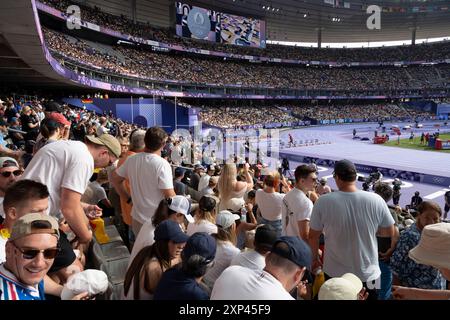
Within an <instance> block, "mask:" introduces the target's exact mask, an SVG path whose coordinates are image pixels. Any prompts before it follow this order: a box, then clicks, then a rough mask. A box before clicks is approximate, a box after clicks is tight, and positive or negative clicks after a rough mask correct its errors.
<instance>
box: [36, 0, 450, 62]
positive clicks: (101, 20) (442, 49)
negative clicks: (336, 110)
mask: <svg viewBox="0 0 450 320" xmlns="http://www.w3.org/2000/svg"><path fill="white" fill-rule="evenodd" d="M41 2H43V3H45V4H47V5H50V6H52V7H55V8H57V9H59V10H60V11H62V12H66V9H67V7H68V6H69V5H71V4H72V3H71V2H69V1H66V0H63V1H60V0H42V1H41ZM81 17H82V19H83V20H86V21H88V22H92V23H95V24H97V25H99V26H104V27H108V28H110V29H112V30H116V31H119V32H121V33H123V34H129V35H132V36H136V37H140V38H144V39H151V40H156V41H160V42H163V43H170V44H177V45H181V46H184V47H187V48H199V49H205V50H214V51H221V52H228V53H236V54H242V55H254V56H265V57H272V58H283V59H297V60H303V61H334V62H396V61H436V60H444V59H449V58H450V50H449V46H450V43H448V42H444V43H436V44H421V45H415V46H414V47H412V46H399V47H386V48H384V47H382V48H369V49H367V48H352V49H333V48H325V49H317V48H302V47H295V46H284V45H270V44H268V45H267V48H265V49H259V48H249V47H239V46H234V45H224V44H220V43H211V42H208V41H201V40H192V39H187V38H181V37H178V36H176V35H175V31H174V30H172V29H168V28H157V27H155V26H152V25H150V24H149V23H141V22H137V23H134V22H133V21H132V20H131V19H129V18H128V17H126V16H125V15H121V16H113V15H111V14H108V13H105V12H103V11H102V10H101V9H100V8H98V7H96V6H94V7H92V8H91V7H85V6H81Z"/></svg>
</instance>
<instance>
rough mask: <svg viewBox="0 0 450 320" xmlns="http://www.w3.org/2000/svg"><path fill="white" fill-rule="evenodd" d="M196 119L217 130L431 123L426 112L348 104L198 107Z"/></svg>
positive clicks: (394, 107) (388, 105) (397, 107)
mask: <svg viewBox="0 0 450 320" xmlns="http://www.w3.org/2000/svg"><path fill="white" fill-rule="evenodd" d="M200 108H201V111H200V119H201V121H202V122H203V123H206V124H209V125H212V126H215V127H219V128H235V127H245V126H255V125H260V126H264V125H265V124H270V123H285V124H286V126H292V125H293V124H295V123H298V121H299V120H301V121H311V120H316V121H322V120H338V119H352V120H353V121H363V122H367V121H375V122H376V121H392V120H400V119H401V120H407V119H408V120H409V121H412V120H414V119H421V120H425V119H431V118H432V117H433V114H432V113H430V112H424V111H417V110H415V109H411V108H405V107H403V106H401V105H397V104H392V103H385V104H352V105H332V104H327V105H303V106H298V105H292V104H283V105H279V104H274V105H272V106H257V105H253V106H239V107H233V106H205V105H202V106H200Z"/></svg>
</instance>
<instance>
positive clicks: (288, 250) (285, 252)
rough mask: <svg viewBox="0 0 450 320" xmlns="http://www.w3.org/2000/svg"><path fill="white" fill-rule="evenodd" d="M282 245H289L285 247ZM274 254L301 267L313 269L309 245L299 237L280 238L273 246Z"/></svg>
mask: <svg viewBox="0 0 450 320" xmlns="http://www.w3.org/2000/svg"><path fill="white" fill-rule="evenodd" d="M280 243H284V244H286V245H287V247H286V246H283V245H280ZM271 252H272V253H275V254H277V255H279V256H281V257H283V258H285V259H288V260H290V261H292V262H293V263H295V264H296V265H298V266H299V267H301V268H303V267H306V269H308V270H310V269H311V262H312V254H311V249H310V247H309V245H308V244H307V243H306V242H305V241H303V240H302V239H300V238H299V237H287V236H284V237H279V238H278V239H277V241H275V243H274V244H273V247H272V250H271Z"/></svg>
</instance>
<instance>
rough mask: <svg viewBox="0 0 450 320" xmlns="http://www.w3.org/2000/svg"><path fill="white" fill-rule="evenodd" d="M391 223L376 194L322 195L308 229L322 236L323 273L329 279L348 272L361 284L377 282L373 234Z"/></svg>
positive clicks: (342, 193)
mask: <svg viewBox="0 0 450 320" xmlns="http://www.w3.org/2000/svg"><path fill="white" fill-rule="evenodd" d="M393 224H394V219H392V215H391V213H390V212H389V209H388V206H387V204H386V202H385V201H384V200H383V199H382V198H381V197H380V196H379V195H377V194H374V193H370V192H366V191H359V190H358V191H356V192H342V191H337V192H332V193H328V194H325V195H322V196H321V197H320V198H319V199H318V200H317V202H316V203H315V205H314V208H313V212H312V215H311V221H310V227H311V229H314V230H317V231H319V230H323V233H324V236H325V259H324V267H323V270H324V272H325V273H326V274H328V275H329V276H331V277H340V276H342V275H343V274H345V273H347V272H351V273H353V274H355V275H356V276H358V277H359V278H360V279H361V281H363V282H366V281H372V280H376V279H378V278H379V277H380V274H381V272H380V268H379V266H378V245H377V238H376V232H377V230H378V228H380V227H389V226H390V225H393Z"/></svg>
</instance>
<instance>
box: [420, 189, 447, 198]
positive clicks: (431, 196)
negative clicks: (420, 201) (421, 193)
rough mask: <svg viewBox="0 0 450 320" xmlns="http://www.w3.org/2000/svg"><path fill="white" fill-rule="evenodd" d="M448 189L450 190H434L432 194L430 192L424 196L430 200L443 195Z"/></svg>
mask: <svg viewBox="0 0 450 320" xmlns="http://www.w3.org/2000/svg"><path fill="white" fill-rule="evenodd" d="M447 191H450V189H442V190H440V191H436V192H433V193H432V194H429V195H427V196H425V197H424V198H425V199H428V200H432V199H435V198H437V197H441V196H443V195H444V194H445V193H446V192H447Z"/></svg>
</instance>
